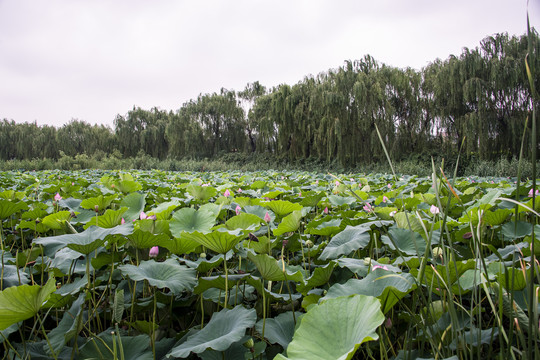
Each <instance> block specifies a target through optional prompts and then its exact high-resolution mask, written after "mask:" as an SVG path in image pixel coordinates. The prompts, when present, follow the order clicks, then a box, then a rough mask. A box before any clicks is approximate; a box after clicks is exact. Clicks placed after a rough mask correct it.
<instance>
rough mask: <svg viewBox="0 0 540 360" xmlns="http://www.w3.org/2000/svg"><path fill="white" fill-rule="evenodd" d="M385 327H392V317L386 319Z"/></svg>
mask: <svg viewBox="0 0 540 360" xmlns="http://www.w3.org/2000/svg"><path fill="white" fill-rule="evenodd" d="M384 327H385V328H387V329H390V328H391V327H392V319H390V318H387V319H386V321H385V322H384Z"/></svg>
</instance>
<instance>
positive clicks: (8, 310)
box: [0, 278, 56, 330]
mask: <svg viewBox="0 0 540 360" xmlns="http://www.w3.org/2000/svg"><path fill="white" fill-rule="evenodd" d="M55 290H56V282H55V280H54V278H50V279H49V281H47V283H46V284H45V285H44V286H39V285H20V286H12V287H9V288H7V289H5V290H2V291H0V330H4V329H6V328H8V327H9V326H11V325H13V324H16V323H18V322H19V321H23V320H26V319H29V318H31V317H32V316H34V315H36V314H37V313H38V311H39V310H40V309H41V307H42V306H43V304H44V303H45V302H46V301H47V299H48V298H49V296H50V295H51V294H52V293H53V292H54V291H55Z"/></svg>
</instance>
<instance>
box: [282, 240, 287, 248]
mask: <svg viewBox="0 0 540 360" xmlns="http://www.w3.org/2000/svg"><path fill="white" fill-rule="evenodd" d="M282 244H283V247H287V245H288V244H289V240H287V239H284V240H283V241H282Z"/></svg>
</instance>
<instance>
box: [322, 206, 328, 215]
mask: <svg viewBox="0 0 540 360" xmlns="http://www.w3.org/2000/svg"><path fill="white" fill-rule="evenodd" d="M323 213H325V214H328V206H327V207H325V208H324V210H323Z"/></svg>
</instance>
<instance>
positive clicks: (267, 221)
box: [264, 211, 272, 223]
mask: <svg viewBox="0 0 540 360" xmlns="http://www.w3.org/2000/svg"><path fill="white" fill-rule="evenodd" d="M271 220H272V218H270V214H269V213H268V211H267V212H266V214H264V221H265V222H266V223H269V222H270V221H271Z"/></svg>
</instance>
